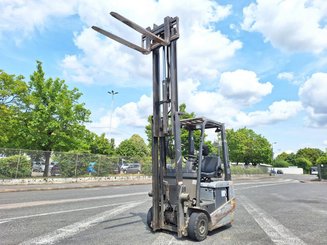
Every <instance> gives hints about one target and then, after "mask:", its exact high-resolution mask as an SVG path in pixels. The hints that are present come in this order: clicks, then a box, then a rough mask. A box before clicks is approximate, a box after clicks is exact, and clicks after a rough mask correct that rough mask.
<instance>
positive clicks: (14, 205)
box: [0, 192, 148, 210]
mask: <svg viewBox="0 0 327 245" xmlns="http://www.w3.org/2000/svg"><path fill="white" fill-rule="evenodd" d="M147 194H148V192H135V193H130V194H118V195H110V196H96V197H83V198H75V199H60V200H45V201H34V202H21V203H8V204H2V205H0V210H1V209H13V208H26V207H34V206H41V205H50V204H60V203H67V202H81V201H91V200H100V199H110V198H118V197H127V196H137V195H147Z"/></svg>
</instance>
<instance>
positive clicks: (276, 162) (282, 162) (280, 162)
mask: <svg viewBox="0 0 327 245" xmlns="http://www.w3.org/2000/svg"><path fill="white" fill-rule="evenodd" d="M272 165H273V167H276V168H287V167H289V163H288V162H287V161H285V160H283V159H277V158H276V159H275V160H274V161H273V162H272Z"/></svg>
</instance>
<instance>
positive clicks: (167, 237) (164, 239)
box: [152, 232, 185, 245]
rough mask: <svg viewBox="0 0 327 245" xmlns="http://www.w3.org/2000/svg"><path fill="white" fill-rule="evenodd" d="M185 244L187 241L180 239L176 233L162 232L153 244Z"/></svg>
mask: <svg viewBox="0 0 327 245" xmlns="http://www.w3.org/2000/svg"><path fill="white" fill-rule="evenodd" d="M181 244H185V241H182V240H178V238H176V234H173V233H172V234H167V233H164V232H161V233H160V234H159V235H158V236H157V238H156V239H155V240H154V241H153V242H152V245H181Z"/></svg>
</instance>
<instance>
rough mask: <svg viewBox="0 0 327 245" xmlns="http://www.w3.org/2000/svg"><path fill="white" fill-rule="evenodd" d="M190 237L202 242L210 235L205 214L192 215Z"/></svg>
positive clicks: (189, 229) (189, 226)
mask: <svg viewBox="0 0 327 245" xmlns="http://www.w3.org/2000/svg"><path fill="white" fill-rule="evenodd" d="M187 230H188V235H189V237H190V238H191V239H192V240H195V241H202V240H204V239H206V237H207V235H208V217H207V215H205V214H204V213H196V212H194V213H192V214H191V216H190V220H189V223H188V228H187Z"/></svg>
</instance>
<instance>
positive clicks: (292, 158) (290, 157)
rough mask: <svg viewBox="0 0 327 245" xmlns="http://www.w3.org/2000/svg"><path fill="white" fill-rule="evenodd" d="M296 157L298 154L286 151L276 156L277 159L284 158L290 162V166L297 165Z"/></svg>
mask: <svg viewBox="0 0 327 245" xmlns="http://www.w3.org/2000/svg"><path fill="white" fill-rule="evenodd" d="M295 159H296V155H295V154H294V153H286V152H282V153H281V154H279V155H278V156H277V157H276V160H284V161H286V162H288V164H289V166H294V165H295Z"/></svg>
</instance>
